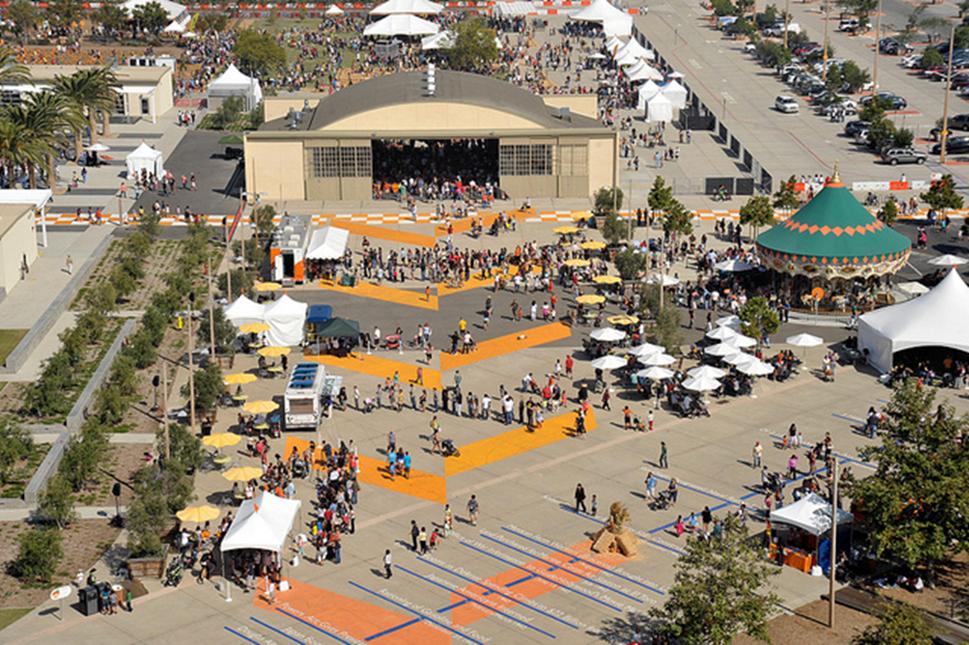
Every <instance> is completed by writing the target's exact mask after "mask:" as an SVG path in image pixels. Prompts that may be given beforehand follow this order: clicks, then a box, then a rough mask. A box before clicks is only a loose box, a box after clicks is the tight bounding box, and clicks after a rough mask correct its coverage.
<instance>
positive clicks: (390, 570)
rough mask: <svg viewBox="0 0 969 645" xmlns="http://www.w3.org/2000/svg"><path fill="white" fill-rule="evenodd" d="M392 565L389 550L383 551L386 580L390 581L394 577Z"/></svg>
mask: <svg viewBox="0 0 969 645" xmlns="http://www.w3.org/2000/svg"><path fill="white" fill-rule="evenodd" d="M392 564H393V563H392V560H391V557H390V549H387V550H386V551H384V575H386V576H387V579H388V580H390V578H391V577H392V576H393V575H394V571H393V568H392Z"/></svg>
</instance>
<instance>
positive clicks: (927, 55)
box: [920, 47, 945, 69]
mask: <svg viewBox="0 0 969 645" xmlns="http://www.w3.org/2000/svg"><path fill="white" fill-rule="evenodd" d="M920 64H921V66H922V68H923V69H928V68H930V67H939V66H942V65H945V57H944V56H943V55H942V52H940V51H939V50H938V49H936V48H935V47H926V48H925V51H923V52H922V61H921V63H920Z"/></svg>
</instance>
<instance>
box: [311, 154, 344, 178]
mask: <svg viewBox="0 0 969 645" xmlns="http://www.w3.org/2000/svg"><path fill="white" fill-rule="evenodd" d="M312 150H313V176H314V177H339V176H340V149H339V148H313V149H312Z"/></svg>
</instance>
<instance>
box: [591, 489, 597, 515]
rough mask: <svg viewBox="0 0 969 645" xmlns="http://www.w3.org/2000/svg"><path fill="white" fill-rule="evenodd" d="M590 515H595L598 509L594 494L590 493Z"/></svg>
mask: <svg viewBox="0 0 969 645" xmlns="http://www.w3.org/2000/svg"><path fill="white" fill-rule="evenodd" d="M591 510H592V517H595V516H596V511H597V510H599V502H598V500H596V496H595V494H593V495H592V509H591Z"/></svg>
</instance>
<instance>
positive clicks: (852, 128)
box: [844, 119, 870, 137]
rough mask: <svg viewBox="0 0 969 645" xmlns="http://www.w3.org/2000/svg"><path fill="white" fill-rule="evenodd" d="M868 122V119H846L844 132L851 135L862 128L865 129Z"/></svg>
mask: <svg viewBox="0 0 969 645" xmlns="http://www.w3.org/2000/svg"><path fill="white" fill-rule="evenodd" d="M869 125H870V124H869V123H868V121H862V120H861V119H858V120H857V121H848V122H847V123H845V128H844V130H845V134H846V135H847V136H849V137H853V136H855V135H856V134H858V133H859V132H861V131H862V130H867V129H868V126H869Z"/></svg>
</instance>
